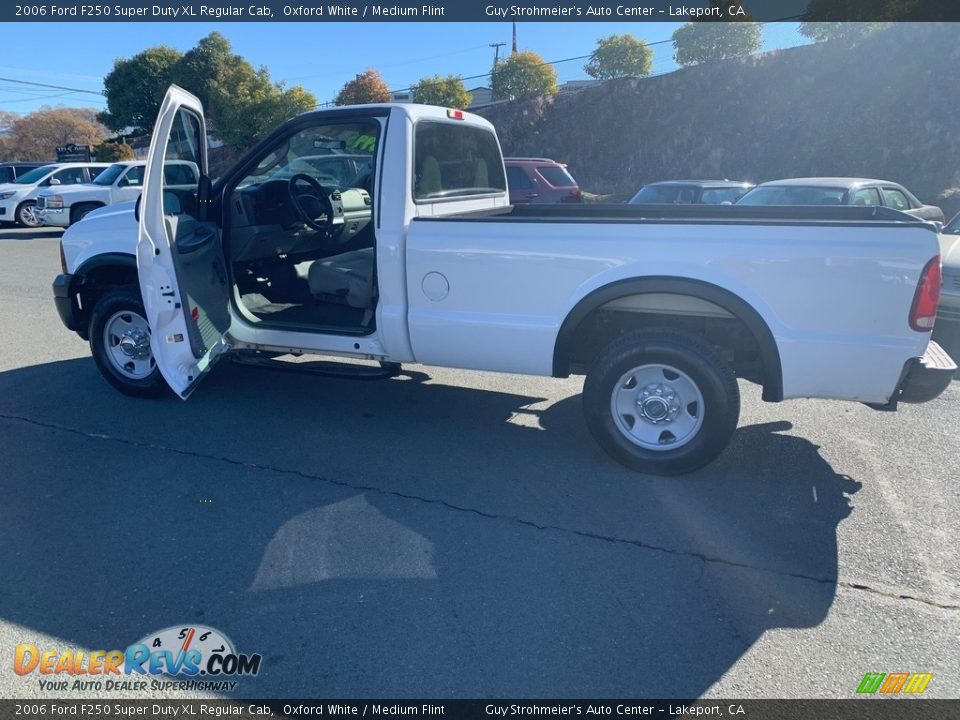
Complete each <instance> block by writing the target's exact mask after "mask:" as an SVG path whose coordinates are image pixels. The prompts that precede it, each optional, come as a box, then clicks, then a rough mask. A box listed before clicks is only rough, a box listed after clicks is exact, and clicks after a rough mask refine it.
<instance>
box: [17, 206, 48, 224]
mask: <svg viewBox="0 0 960 720" xmlns="http://www.w3.org/2000/svg"><path fill="white" fill-rule="evenodd" d="M17 223H19V224H20V225H22V226H23V227H30V228H35V227H40V226H41V225H42V224H43V223H42V222H40V218H38V217H37V204H36V203H35V202H34V201H33V200H27V201H25V202H22V203H20V206H19V207H18V208H17Z"/></svg>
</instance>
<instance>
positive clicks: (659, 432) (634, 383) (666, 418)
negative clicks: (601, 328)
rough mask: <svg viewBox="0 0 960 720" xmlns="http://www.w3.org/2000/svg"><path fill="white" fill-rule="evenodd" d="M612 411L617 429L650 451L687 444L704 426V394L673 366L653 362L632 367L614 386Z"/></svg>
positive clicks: (611, 402) (671, 448) (635, 443)
mask: <svg viewBox="0 0 960 720" xmlns="http://www.w3.org/2000/svg"><path fill="white" fill-rule="evenodd" d="M610 413H611V415H612V416H613V422H614V425H616V427H617V430H619V431H620V434H621V435H623V436H624V437H625V438H626V439H627V440H628V441H629V442H631V443H633V444H634V445H638V446H639V447H642V448H644V449H646V450H655V451H657V452H665V451H668V450H675V449H677V448H680V447H683V446H684V445H686V444H687V443H689V442H690V441H691V440H693V439H694V438H695V437H696V436H697V433H698V432H699V431H700V428H701V427H702V426H703V415H704V403H703V393H702V392H701V391H700V388H699V386H698V385H697V384H696V383H695V382H694V381H693V380H692V379H691V378H690V376H689V375H687V374H686V373H684V372H682V371H681V370H678V369H677V368H675V367H673V366H672V365H666V364H663V363H650V364H648V365H640V366H638V367H635V368H632V369H631V370H628V371H627V372H625V373H624V374H623V375H621V376H620V379H619V380H617V382H616V383H615V384H614V386H613V391H612V392H611V394H610Z"/></svg>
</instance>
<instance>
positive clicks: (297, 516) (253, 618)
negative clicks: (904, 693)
mask: <svg viewBox="0 0 960 720" xmlns="http://www.w3.org/2000/svg"><path fill="white" fill-rule="evenodd" d="M58 236H59V233H56V232H50V231H41V232H37V231H26V230H9V229H4V230H2V231H0V268H2V270H0V301H2V303H3V307H4V310H3V312H2V313H0V334H2V338H3V344H2V348H0V461H2V467H3V472H2V473H0V542H2V545H3V547H4V548H5V550H4V553H3V555H2V560H0V576H2V578H3V581H2V591H0V646H2V647H4V648H12V647H13V646H14V645H16V644H17V643H20V642H32V643H35V644H37V645H45V646H47V647H58V648H68V647H72V648H77V649H83V650H85V651H88V650H95V649H110V648H124V647H126V646H127V645H129V644H130V643H132V642H134V641H136V640H137V639H139V638H141V637H144V636H145V635H147V634H148V633H151V632H152V631H155V630H159V629H162V628H166V627H169V626H173V625H180V624H184V623H197V624H203V625H207V626H211V627H214V628H217V629H219V630H222V631H223V632H224V633H225V634H226V635H228V636H229V637H230V638H231V639H232V640H233V641H234V643H235V645H236V646H237V648H238V649H240V650H242V651H243V652H246V653H261V654H262V655H263V667H262V669H261V671H260V674H259V675H258V676H257V677H255V678H247V679H244V680H243V681H242V682H240V684H239V686H238V687H237V689H236V690H235V691H234V692H233V693H231V696H245V697H289V696H301V697H302V696H304V695H308V694H309V695H316V696H321V697H362V696H372V697H446V698H461V697H463V698H471V697H498V696H499V697H506V696H520V697H550V696H552V697H570V696H593V697H609V698H615V697H647V698H653V697H693V696H700V695H705V696H708V697H731V698H733V697H823V696H826V697H841V698H844V697H853V696H854V695H855V689H856V687H857V684H858V683H859V681H860V679H861V678H862V677H863V675H864V674H865V673H867V672H896V671H905V672H932V673H933V674H934V678H933V680H932V682H931V683H930V685H929V686H928V688H927V691H926V693H925V694H926V695H927V696H933V697H956V696H957V694H958V692H960V670H958V668H960V645H958V642H957V640H958V637H960V567H958V563H957V561H956V539H957V537H958V536H960V519H958V518H960V491H958V478H957V470H958V467H960V465H958V457H960V439H958V433H957V429H958V428H960V409H958V408H960V382H958V381H955V382H954V384H953V386H952V387H951V388H950V389H949V390H948V391H947V392H946V393H945V394H944V395H943V396H941V397H940V398H939V399H937V400H936V401H934V402H932V403H929V404H927V405H921V406H902V407H901V410H900V411H899V412H897V413H882V412H875V411H872V410H870V409H868V408H866V407H863V406H860V405H856V404H852V403H836V402H824V401H814V400H802V401H790V402H787V403H784V404H779V405H776V404H766V403H762V402H761V401H760V392H759V389H758V388H757V387H754V386H751V385H748V384H743V385H742V387H741V391H742V393H743V410H742V414H741V418H740V428H739V431H738V434H737V436H736V438H735V440H734V442H733V443H732V444H731V446H730V448H729V449H728V450H727V451H726V452H725V453H724V454H723V455H722V456H721V458H720V459H719V460H718V461H717V462H715V463H714V464H712V465H711V466H708V467H707V468H706V469H704V470H701V471H699V472H697V473H695V474H693V475H690V476H686V477H680V478H654V477H647V476H641V475H636V474H633V473H630V472H628V471H626V470H623V469H621V468H620V467H618V466H616V465H614V464H613V463H612V462H611V461H610V460H609V459H608V458H607V456H606V455H605V454H604V453H603V452H602V451H601V450H600V449H599V448H598V447H597V446H596V445H595V444H594V442H593V441H592V439H591V438H590V437H589V435H588V432H587V430H586V427H585V426H584V423H583V420H582V415H581V411H580V400H579V391H580V387H581V379H579V378H571V379H569V380H551V379H546V378H534V377H525V376H513V375H495V374H480V373H473V372H466V371H456V370H442V369H435V368H429V367H419V366H415V367H410V368H407V370H408V373H407V374H406V375H404V376H402V377H400V378H396V379H393V380H386V381H379V382H359V381H349V380H332V379H322V378H315V377H309V376H300V375H294V374H287V373H274V372H270V371H264V370H257V369H254V368H247V367H240V366H237V365H233V364H231V363H229V362H223V363H221V365H220V366H219V367H218V368H217V369H216V370H215V371H214V373H213V374H212V375H211V377H210V378H208V379H207V381H205V382H204V384H203V385H202V386H201V387H200V389H199V390H198V391H197V392H196V393H195V395H194V396H193V397H192V398H191V399H190V400H189V401H188V402H182V401H180V400H177V399H174V398H168V399H162V400H156V401H144V400H134V399H131V398H128V397H125V396H123V395H120V394H119V393H117V392H116V391H114V390H113V389H112V388H110V386H109V385H107V383H106V382H105V381H104V380H102V379H101V377H100V376H99V374H98V373H97V371H96V369H95V367H94V364H93V361H92V360H91V359H90V357H89V353H88V350H87V346H86V344H85V343H84V342H83V341H81V340H80V339H79V338H77V337H76V336H74V335H73V334H71V333H69V332H67V331H66V330H65V329H64V328H63V327H62V325H61V324H60V321H59V319H58V317H57V315H56V312H55V311H54V307H53V302H52V299H51V292H50V282H51V281H52V278H53V276H54V275H55V274H56V273H57V272H58V267H59V261H58V250H57V237H58ZM10 654H11V653H10V651H9V650H8V651H6V652H5V657H7V658H9V657H10ZM0 694H2V695H3V696H4V697H30V696H35V697H50V696H51V694H50V693H49V692H45V691H43V690H41V689H40V688H39V686H38V684H37V679H36V675H34V676H32V677H29V678H24V677H19V676H17V675H15V674H14V673H13V671H12V670H11V666H10V664H9V660H6V661H5V662H4V663H3V668H2V670H0ZM68 694H70V693H64V695H68ZM76 694H77V695H83V694H82V693H76ZM105 694H108V695H113V696H132V697H136V696H137V695H135V694H132V693H123V692H121V693H112V694H111V693H105ZM85 696H89V695H85Z"/></svg>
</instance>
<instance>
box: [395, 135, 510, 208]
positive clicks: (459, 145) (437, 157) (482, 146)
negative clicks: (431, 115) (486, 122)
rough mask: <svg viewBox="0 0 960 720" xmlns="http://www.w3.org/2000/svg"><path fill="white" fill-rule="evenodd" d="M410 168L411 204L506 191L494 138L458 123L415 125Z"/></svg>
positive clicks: (498, 150) (501, 163)
mask: <svg viewBox="0 0 960 720" xmlns="http://www.w3.org/2000/svg"><path fill="white" fill-rule="evenodd" d="M413 168H414V169H413V197H414V199H415V200H425V201H429V200H441V199H444V198H464V197H469V196H471V195H489V194H492V193H503V192H506V189H507V183H506V180H505V178H504V175H503V162H502V160H501V158H500V148H499V146H498V145H497V139H496V137H495V136H494V134H493V133H492V132H490V131H489V130H485V129H484V128H480V127H477V126H475V125H466V124H464V123H462V122H442V121H430V120H421V121H420V122H418V123H417V126H416V129H415V130H414V150H413Z"/></svg>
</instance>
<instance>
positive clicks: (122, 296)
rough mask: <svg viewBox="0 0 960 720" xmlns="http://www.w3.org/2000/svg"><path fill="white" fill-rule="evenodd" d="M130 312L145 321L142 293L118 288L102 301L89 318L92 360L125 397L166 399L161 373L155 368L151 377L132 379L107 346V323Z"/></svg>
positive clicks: (164, 382)
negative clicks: (118, 365)
mask: <svg viewBox="0 0 960 720" xmlns="http://www.w3.org/2000/svg"><path fill="white" fill-rule="evenodd" d="M122 312H130V313H134V314H136V315H139V316H140V317H141V318H145V317H146V312H145V311H144V309H143V301H142V300H141V299H140V289H139V288H134V287H131V286H125V287H119V288H116V289H113V290H109V291H108V292H107V293H106V294H104V295H103V296H102V297H101V298H100V299H99V300H97V303H96V305H95V306H94V308H93V312H92V313H91V314H90V326H89V334H88V337H89V338H90V340H89V342H90V352H91V354H92V355H93V360H94V362H95V363H96V364H97V369H98V370H99V371H100V374H101V375H103V377H104V378H105V379H106V380H107V382H108V383H110V384H111V385H113V386H114V387H115V388H116V389H117V390H119V391H120V392H122V393H123V394H125V395H132V396H134V397H143V398H153V397H159V396H161V395H166V394H167V393H168V392H169V387H168V385H167V383H166V381H165V380H164V379H163V376H162V375H161V374H160V370H159V369H158V368H157V367H156V364H154V365H153V370H152V371H151V372H150V374H149V375H147V376H145V377H141V378H133V377H129V376H127V375H125V374H124V373H123V372H121V371H120V369H118V368H117V367H116V366H115V365H114V362H113V361H112V360H111V357H110V349H109V347H108V346H107V342H108V340H107V338H106V337H105V332H104V330H105V329H106V323H107V322H108V321H109V320H110V318H112V317H113V316H115V315H116V314H117V313H122Z"/></svg>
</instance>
